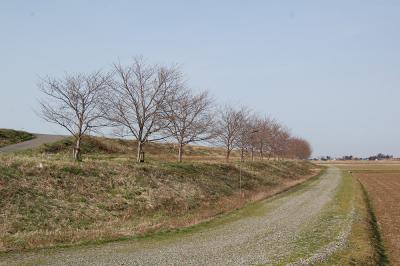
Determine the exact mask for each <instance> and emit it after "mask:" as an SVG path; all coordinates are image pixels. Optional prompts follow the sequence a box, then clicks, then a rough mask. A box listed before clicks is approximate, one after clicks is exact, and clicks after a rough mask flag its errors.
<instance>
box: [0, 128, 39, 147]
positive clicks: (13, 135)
mask: <svg viewBox="0 0 400 266" xmlns="http://www.w3.org/2000/svg"><path fill="white" fill-rule="evenodd" d="M33 138H34V136H33V134H31V133H28V132H24V131H17V130H12V129H3V128H0V148H1V147H4V146H7V145H11V144H16V143H19V142H22V141H27V140H30V139H33Z"/></svg>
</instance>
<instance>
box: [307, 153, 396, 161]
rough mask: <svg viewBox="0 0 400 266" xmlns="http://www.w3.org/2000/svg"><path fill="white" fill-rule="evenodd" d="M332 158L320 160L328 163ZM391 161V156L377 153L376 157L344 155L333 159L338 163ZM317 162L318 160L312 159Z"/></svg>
mask: <svg viewBox="0 0 400 266" xmlns="http://www.w3.org/2000/svg"><path fill="white" fill-rule="evenodd" d="M332 159H333V158H332V157H331V156H322V157H321V158H320V160H322V161H329V160H332ZM390 159H393V155H386V154H383V153H378V154H377V155H373V156H369V157H364V158H362V157H356V156H353V155H345V156H342V157H339V158H335V160H339V161H349V160H370V161H376V160H390ZM314 160H318V159H314Z"/></svg>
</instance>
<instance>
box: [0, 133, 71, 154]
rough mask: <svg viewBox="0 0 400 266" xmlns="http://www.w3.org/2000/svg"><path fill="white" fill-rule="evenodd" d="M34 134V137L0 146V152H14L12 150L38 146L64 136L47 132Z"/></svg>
mask: <svg viewBox="0 0 400 266" xmlns="http://www.w3.org/2000/svg"><path fill="white" fill-rule="evenodd" d="M34 135H35V138H34V139H31V140H28V141H24V142H20V143H17V144H13V145H8V146H5V147H3V148H0V152H14V151H22V150H27V149H32V148H36V147H39V146H40V145H42V144H45V143H51V142H55V141H58V140H62V139H64V138H65V136H60V135H47V134H34Z"/></svg>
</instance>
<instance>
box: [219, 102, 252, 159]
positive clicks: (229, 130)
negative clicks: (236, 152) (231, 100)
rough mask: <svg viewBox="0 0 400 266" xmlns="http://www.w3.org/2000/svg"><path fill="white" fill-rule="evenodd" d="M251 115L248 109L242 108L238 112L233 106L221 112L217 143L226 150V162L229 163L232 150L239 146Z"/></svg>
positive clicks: (224, 108)
mask: <svg viewBox="0 0 400 266" xmlns="http://www.w3.org/2000/svg"><path fill="white" fill-rule="evenodd" d="M248 115H249V111H248V109H247V108H245V107H242V108H240V109H238V110H236V109H234V108H233V107H232V106H228V105H226V106H224V107H223V108H222V109H221V110H220V112H219V118H218V123H217V124H218V127H217V141H218V142H219V143H221V144H222V145H223V146H224V147H225V150H226V161H227V162H228V161H229V157H230V154H231V152H232V150H233V149H234V148H236V147H238V146H240V145H239V142H240V141H241V139H240V137H241V133H243V130H244V128H245V127H246V125H247V124H246V120H247V117H248Z"/></svg>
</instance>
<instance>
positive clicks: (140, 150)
mask: <svg viewBox="0 0 400 266" xmlns="http://www.w3.org/2000/svg"><path fill="white" fill-rule="evenodd" d="M142 151H143V143H142V142H141V141H138V146H137V157H136V162H138V163H140V162H141V161H140V154H141V153H142Z"/></svg>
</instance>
